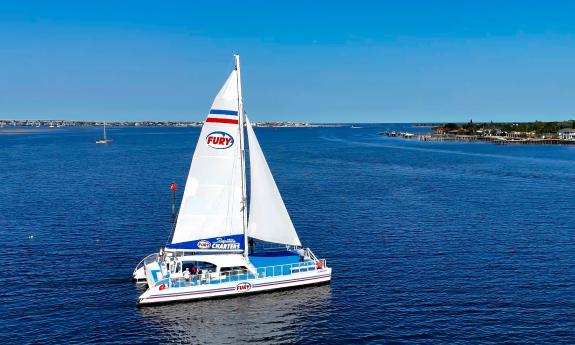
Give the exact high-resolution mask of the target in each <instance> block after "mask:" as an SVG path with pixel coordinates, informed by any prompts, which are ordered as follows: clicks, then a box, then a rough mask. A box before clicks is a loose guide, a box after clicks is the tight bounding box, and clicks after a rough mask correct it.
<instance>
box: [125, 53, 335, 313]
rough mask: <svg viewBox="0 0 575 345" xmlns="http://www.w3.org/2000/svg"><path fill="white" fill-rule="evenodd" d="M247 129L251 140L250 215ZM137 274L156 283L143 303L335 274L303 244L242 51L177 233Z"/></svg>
mask: <svg viewBox="0 0 575 345" xmlns="http://www.w3.org/2000/svg"><path fill="white" fill-rule="evenodd" d="M244 124H245V126H244ZM244 127H245V128H244ZM244 131H246V132H247V143H248V145H249V163H250V205H249V218H248V205H247V197H246V185H247V183H246V166H245V162H246V159H245V158H246V157H245V154H244V152H245V150H244V146H245V139H244V137H245V136H244ZM266 246H267V247H266ZM132 277H133V279H134V280H136V281H143V282H146V283H147V285H148V289H147V290H146V291H145V292H144V293H143V294H142V295H140V297H139V299H138V304H140V305H144V304H152V303H165V302H174V301H190V300H196V299H202V298H214V297H228V296H237V295H244V294H247V293H257V292H264V291H270V290H277V289H282V288H292V287H301V286H304V285H311V284H321V283H327V282H329V281H330V280H331V268H330V267H327V265H326V260H325V259H318V258H317V257H316V256H315V255H314V254H313V252H312V251H311V250H310V249H308V248H304V247H302V245H301V242H300V240H299V237H298V235H297V232H296V230H295V228H294V226H293V223H292V221H291V218H290V216H289V214H288V212H287V209H286V207H285V205H284V202H283V200H282V197H281V195H280V193H279V191H278V188H277V186H276V183H275V181H274V178H273V176H272V174H271V172H270V169H269V167H268V164H267V162H266V159H265V157H264V154H263V152H262V149H261V147H260V145H259V143H258V140H257V138H256V136H255V133H254V130H253V128H252V125H251V124H250V122H249V120H248V119H247V117H246V116H245V114H244V111H243V99H242V88H241V77H240V58H239V56H238V55H235V68H234V70H233V71H232V72H231V74H230V76H229V77H228V79H227V81H226V82H225V84H224V86H223V87H222V89H221V90H220V92H219V93H218V95H217V96H216V98H215V100H214V102H213V105H212V108H211V110H210V112H209V114H208V116H207V118H206V120H205V122H204V125H203V127H202V130H201V133H200V138H199V140H198V143H197V145H196V149H195V151H194V156H193V158H192V164H191V167H190V171H189V174H188V179H187V182H186V187H185V190H184V195H183V198H182V202H181V206H180V210H179V214H178V217H177V220H176V223H175V227H174V230H173V233H172V236H171V239H170V240H169V241H168V244H167V245H166V246H165V247H163V248H161V249H160V251H159V253H154V254H151V255H149V256H148V257H146V258H144V259H142V261H141V262H140V263H139V264H138V265H137V266H136V268H135V269H134V272H133V276H132Z"/></svg>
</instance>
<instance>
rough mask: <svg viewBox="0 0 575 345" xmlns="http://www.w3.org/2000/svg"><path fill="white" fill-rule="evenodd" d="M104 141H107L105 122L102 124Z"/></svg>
mask: <svg viewBox="0 0 575 345" xmlns="http://www.w3.org/2000/svg"><path fill="white" fill-rule="evenodd" d="M104 140H108V135H107V134H106V122H104Z"/></svg>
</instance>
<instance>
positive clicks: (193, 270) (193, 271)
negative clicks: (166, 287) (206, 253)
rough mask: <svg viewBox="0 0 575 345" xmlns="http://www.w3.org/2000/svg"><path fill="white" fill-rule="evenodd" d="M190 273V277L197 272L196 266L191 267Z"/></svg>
mask: <svg viewBox="0 0 575 345" xmlns="http://www.w3.org/2000/svg"><path fill="white" fill-rule="evenodd" d="M190 272H191V273H192V275H195V274H196V272H197V269H196V266H194V265H192V269H191V270H190Z"/></svg>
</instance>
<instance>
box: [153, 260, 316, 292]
mask: <svg viewBox="0 0 575 345" xmlns="http://www.w3.org/2000/svg"><path fill="white" fill-rule="evenodd" d="M318 262H320V263H321V264H319V265H318ZM319 267H325V260H318V261H304V262H298V263H293V264H284V265H275V266H266V267H258V268H256V272H255V274H254V272H250V271H249V270H247V269H238V270H231V271H224V272H206V273H203V272H202V274H194V275H192V274H190V277H189V278H188V279H186V278H184V277H182V278H180V277H178V278H170V277H168V278H164V279H162V280H159V281H157V282H156V286H159V285H162V284H164V285H166V287H171V288H178V287H188V286H197V285H214V284H222V283H229V282H240V281H250V280H255V279H262V278H267V277H278V276H288V275H292V274H296V273H303V272H310V271H317V270H318V268H319Z"/></svg>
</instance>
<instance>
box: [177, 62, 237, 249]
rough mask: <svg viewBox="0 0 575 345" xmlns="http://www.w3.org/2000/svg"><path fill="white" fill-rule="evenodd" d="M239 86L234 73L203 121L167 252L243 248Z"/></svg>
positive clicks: (234, 72)
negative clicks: (169, 249) (172, 250)
mask: <svg viewBox="0 0 575 345" xmlns="http://www.w3.org/2000/svg"><path fill="white" fill-rule="evenodd" d="M238 84H239V80H238V74H237V71H236V70H234V71H233V72H232V73H231V74H230V76H229V77H228V79H227V81H226V83H225V84H224V86H223V87H222V89H221V90H220V92H219V93H218V95H217V96H216V98H215V100H214V102H213V105H212V108H211V110H210V113H209V115H208V117H207V118H206V121H205V122H204V125H203V127H202V130H201V133H200V138H199V140H198V143H197V145H196V150H195V151H194V156H193V158H192V164H191V167H190V172H189V174H188V179H187V182H186V187H185V190H184V195H183V198H182V203H181V206H180V212H179V214H178V219H177V222H176V227H175V230H174V234H173V236H172V240H171V244H169V245H168V248H172V249H191V250H197V251H240V250H243V249H244V240H243V238H244V237H243V233H244V230H243V218H242V217H243V214H242V210H243V208H242V207H243V205H242V194H243V193H242V178H243V177H242V174H243V172H242V161H241V160H242V157H241V154H242V152H241V148H240V146H241V145H240V140H241V138H240V125H239V124H240V119H239V114H238V113H239V95H238Z"/></svg>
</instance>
